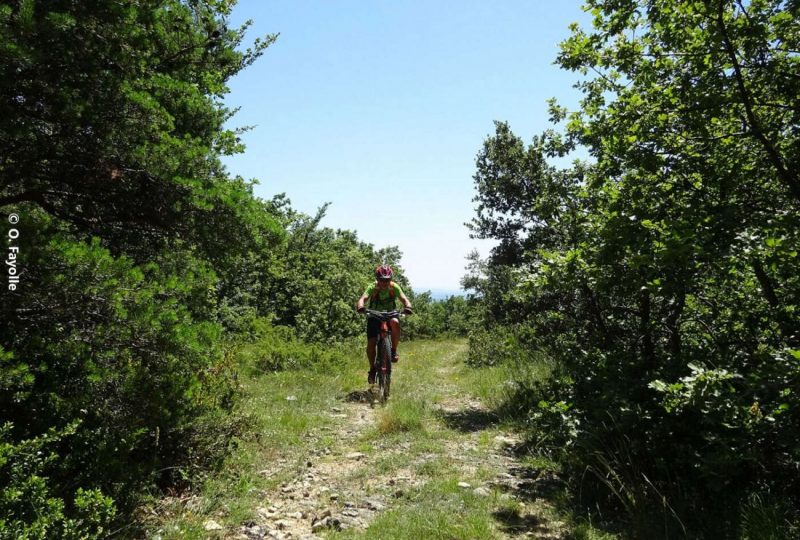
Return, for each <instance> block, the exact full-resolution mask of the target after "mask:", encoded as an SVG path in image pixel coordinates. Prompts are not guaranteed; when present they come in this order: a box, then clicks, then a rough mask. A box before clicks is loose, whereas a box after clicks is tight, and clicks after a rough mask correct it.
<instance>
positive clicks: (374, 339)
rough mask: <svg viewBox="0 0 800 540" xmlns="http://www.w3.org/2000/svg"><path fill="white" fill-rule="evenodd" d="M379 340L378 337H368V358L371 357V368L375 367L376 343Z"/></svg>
mask: <svg viewBox="0 0 800 540" xmlns="http://www.w3.org/2000/svg"><path fill="white" fill-rule="evenodd" d="M377 342H378V338H377V337H371V338H367V358H368V359H369V369H370V370H373V369H375V344H376V343H377Z"/></svg>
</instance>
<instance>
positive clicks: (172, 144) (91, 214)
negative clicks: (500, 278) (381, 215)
mask: <svg viewBox="0 0 800 540" xmlns="http://www.w3.org/2000/svg"><path fill="white" fill-rule="evenodd" d="M233 3H234V2H232V1H226V0H223V1H216V0H213V1H212V0H207V1H203V0H201V1H190V2H186V1H181V0H159V1H154V2H139V1H134V2H112V1H105V0H96V1H90V2H70V1H54V2H46V3H45V2H35V1H32V0H21V1H17V2H12V3H5V4H3V5H2V6H0V59H2V61H1V62H0V146H2V148H3V153H2V156H0V217H2V220H3V223H4V224H6V225H9V218H10V217H11V215H12V213H13V214H16V215H18V216H19V217H20V221H19V223H16V224H13V223H12V224H11V225H9V227H11V226H13V227H14V229H15V230H16V231H18V232H19V235H18V238H14V246H15V248H18V254H17V252H14V253H15V255H17V258H16V259H15V264H16V268H17V269H19V270H20V278H21V279H20V283H19V284H18V286H17V288H16V289H14V290H11V289H8V287H7V284H6V283H5V282H4V284H3V287H2V288H3V293H2V302H1V303H0V304H1V305H2V307H1V308H0V309H2V323H3V324H2V325H0V426H1V427H0V429H1V430H0V538H23V537H24V538H45V537H51V538H56V537H57V538H72V537H81V538H93V537H97V536H103V535H105V534H107V533H108V531H109V530H110V529H113V528H117V527H119V526H120V525H121V524H122V523H123V522H122V521H121V520H123V519H124V520H125V522H128V521H129V518H127V517H126V516H128V515H129V514H128V512H129V511H130V510H131V509H132V508H133V507H134V506H135V505H136V504H137V503H138V501H139V500H140V496H141V495H142V493H144V492H147V491H148V490H153V489H154V488H157V487H162V488H163V487H171V488H180V487H181V486H185V485H186V484H187V483H190V482H192V481H193V479H194V478H196V477H197V472H198V471H201V470H204V469H206V468H208V467H209V466H213V465H215V464H218V463H219V462H220V460H221V458H223V457H224V456H225V454H226V452H227V451H229V449H230V445H231V444H232V442H233V441H234V439H233V438H232V437H231V436H232V435H233V434H235V433H236V430H237V429H239V428H240V426H241V419H239V418H236V417H235V416H234V415H231V414H230V411H231V410H232V406H233V404H234V402H235V399H236V396H237V392H238V389H237V382H236V381H237V373H236V372H237V370H238V368H239V366H238V365H236V362H237V358H239V357H240V356H241V355H240V354H238V352H242V351H244V352H246V353H247V354H251V355H255V356H256V357H257V358H255V360H254V361H253V362H251V364H252V365H254V366H256V367H258V369H269V370H275V369H286V368H291V367H295V366H301V365H307V364H310V363H313V364H320V365H335V363H336V361H337V354H338V353H336V350H329V349H328V348H327V347H326V344H327V343H328V342H329V341H330V340H341V339H344V338H347V337H352V336H357V335H361V333H362V332H363V326H364V321H363V319H362V318H360V317H359V316H357V315H356V314H355V312H354V309H353V308H354V304H355V301H356V299H357V297H358V295H359V294H360V293H361V291H363V290H364V287H365V286H366V284H367V283H368V282H369V280H370V276H371V272H372V269H373V268H374V266H375V265H376V264H379V263H381V262H388V263H390V264H393V265H395V266H396V267H397V263H398V261H399V259H400V253H399V251H398V250H397V249H396V248H386V249H382V250H375V249H374V248H373V247H372V246H371V245H368V244H365V243H363V242H360V241H359V240H358V238H357V237H356V235H355V234H354V233H352V232H349V231H339V230H336V231H335V230H331V229H328V228H324V227H321V226H320V221H321V219H322V218H323V217H324V213H325V208H322V209H321V210H320V211H319V213H318V214H317V215H316V216H313V217H311V216H306V215H303V214H300V213H298V212H296V211H294V210H292V208H291V206H290V203H289V200H288V199H287V198H286V197H284V196H277V197H275V198H274V199H272V200H271V201H263V200H261V199H259V198H257V197H254V196H253V189H252V183H250V182H246V181H244V180H243V179H241V178H232V177H230V176H229V175H228V173H227V172H226V171H225V169H224V167H223V166H222V164H221V161H220V158H221V157H222V156H224V155H227V154H231V153H234V152H238V151H241V150H242V146H241V144H240V143H239V141H238V138H237V131H235V130H230V129H227V128H225V127H224V124H225V122H226V121H227V120H228V119H229V118H230V117H231V115H232V113H233V111H230V110H228V109H227V108H225V107H224V105H223V104H222V97H223V96H224V95H225V94H226V93H227V91H228V90H227V88H226V81H228V80H229V79H230V78H231V77H232V76H233V75H235V74H236V73H237V72H238V71H240V70H241V69H243V68H245V67H246V66H247V65H249V64H250V63H251V62H253V61H254V60H255V59H256V58H257V57H258V56H259V55H260V54H261V53H262V52H263V50H264V48H265V47H266V46H268V45H269V44H270V43H272V41H273V40H274V38H275V37H274V36H267V37H266V38H265V39H263V40H256V42H255V44H254V45H253V46H252V48H251V49H248V50H246V51H243V49H242V47H241V43H242V40H243V37H244V31H245V28H246V26H247V25H245V27H242V28H238V29H230V28H228V27H227V18H228V15H229V14H230V10H231V8H232V5H233ZM6 230H7V229H6V228H4V230H3V234H4V235H5V234H6ZM398 270H399V275H398V280H399V281H400V282H401V283H402V284H403V285H404V286H406V287H408V283H407V281H406V280H405V278H404V277H403V275H402V269H401V268H398ZM4 281H5V280H4ZM409 291H410V288H409ZM303 340H304V341H303ZM308 341H310V342H314V344H309V343H306V342H308ZM241 347H244V349H243V350H240V348H241ZM242 354H244V353H242ZM245 356H246V354H245ZM115 515H116V516H117V520H118V522H117V523H112V521H113V519H114V516H115ZM127 533H132V534H135V531H134V530H133V529H127ZM127 533H126V534H127Z"/></svg>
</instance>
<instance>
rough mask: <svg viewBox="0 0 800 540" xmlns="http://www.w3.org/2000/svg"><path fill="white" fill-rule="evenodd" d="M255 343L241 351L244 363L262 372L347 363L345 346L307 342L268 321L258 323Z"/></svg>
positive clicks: (254, 335) (325, 366) (285, 328)
mask: <svg viewBox="0 0 800 540" xmlns="http://www.w3.org/2000/svg"><path fill="white" fill-rule="evenodd" d="M252 339H253V341H252V343H248V344H246V345H243V346H242V348H241V350H240V351H239V357H240V362H241V364H242V365H243V366H245V367H246V368H250V369H252V370H255V371H259V372H269V371H282V370H290V369H300V368H315V369H328V368H330V367H332V366H335V365H337V364H342V363H343V362H344V361H345V358H346V354H345V345H343V344H342V343H337V344H333V345H323V344H320V343H307V342H304V341H302V340H301V339H300V338H298V337H297V333H296V332H295V330H294V329H293V328H289V327H287V326H273V325H272V324H271V323H270V322H269V321H268V320H267V319H259V320H258V321H256V322H255V323H254V334H253V338H252Z"/></svg>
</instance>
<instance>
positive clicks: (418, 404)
mask: <svg viewBox="0 0 800 540" xmlns="http://www.w3.org/2000/svg"><path fill="white" fill-rule="evenodd" d="M464 347H465V345H464V344H459V345H458V346H453V347H451V348H449V349H448V350H446V351H445V353H444V354H438V353H437V354H433V355H430V354H427V353H425V351H420V352H419V355H420V357H423V356H424V357H425V359H426V360H427V362H426V364H425V365H424V366H422V365H417V366H415V365H414V362H413V360H414V358H413V353H409V360H408V361H407V363H406V364H402V363H401V364H400V365H399V369H398V370H397V371H396V374H395V384H394V395H393V396H392V399H391V400H390V403H389V404H388V405H387V406H386V407H385V408H383V407H381V406H379V405H376V406H374V407H372V406H371V405H370V404H369V402H368V400H367V399H366V398H367V394H366V392H365V391H353V392H350V393H349V394H348V393H346V392H342V398H341V400H340V402H339V403H338V404H337V405H336V406H334V407H332V408H331V409H330V410H329V411H327V414H328V416H329V418H330V422H327V423H325V424H324V425H323V426H321V427H318V428H317V429H316V430H314V431H313V432H310V433H309V434H308V437H307V438H306V442H305V444H304V445H303V447H302V450H300V451H298V452H296V453H294V454H293V455H287V456H284V457H281V458H279V459H277V460H276V461H275V462H273V463H270V464H266V466H265V469H264V470H263V471H261V472H263V474H264V475H266V476H272V477H275V478H278V479H282V480H281V481H280V482H279V483H277V482H276V486H275V488H274V489H272V490H271V491H270V492H268V493H265V496H264V498H263V500H262V504H261V505H260V506H258V507H257V508H255V509H254V510H255V512H254V515H255V516H256V517H255V518H253V519H252V520H248V521H247V522H244V523H242V524H241V525H240V526H239V527H238V529H236V530H235V531H231V530H230V529H227V530H225V531H222V530H219V531H218V532H217V535H220V534H221V536H222V537H224V538H236V539H240V540H248V539H262V538H272V539H305V540H311V539H321V538H337V539H338V538H359V537H361V536H365V537H370V538H381V537H383V535H382V534H379V533H375V531H374V530H373V531H370V526H371V525H373V524H375V523H376V520H378V519H380V518H381V516H382V515H384V514H386V513H392V515H393V519H395V520H403V519H404V515H403V514H404V512H417V513H419V512H421V511H423V510H420V505H421V504H422V503H420V501H421V500H422V495H419V494H420V493H424V492H425V490H426V489H427V490H430V489H435V488H431V486H438V485H444V486H450V487H452V486H457V488H453V489H454V490H455V495H453V494H452V493H451V494H449V495H448V496H449V497H450V498H451V499H452V498H453V497H462V498H465V500H466V501H467V502H470V501H473V502H470V504H472V505H473V506H474V508H477V509H479V510H473V512H477V511H485V512H486V513H487V519H486V522H487V523H488V525H487V527H488V529H487V531H489V537H493V538H562V537H563V536H564V534H565V526H564V525H563V524H562V523H560V522H559V521H558V520H557V519H556V517H555V515H556V514H555V512H554V510H553V509H552V507H551V505H550V503H549V502H547V496H548V494H549V493H550V492H552V490H558V489H560V488H561V486H560V482H559V480H558V478H556V477H555V476H554V475H552V474H551V473H547V472H544V471H541V470H537V469H536V468H534V467H531V466H529V465H525V464H524V463H523V460H521V458H520V457H519V456H518V452H516V449H517V447H518V444H519V439H518V437H517V435H515V434H514V433H513V432H510V431H508V430H506V429H504V428H503V427H502V426H500V425H499V423H498V419H497V418H496V417H495V416H494V414H493V413H492V412H491V411H490V410H488V409H487V407H486V406H485V405H484V404H483V403H482V402H481V401H480V400H478V399H477V398H475V397H473V396H470V395H468V394H465V392H464V387H463V384H461V382H460V375H461V374H462V373H463V370H465V369H466V368H464V367H463V365H462V363H461V357H462V355H463V353H464ZM412 350H413V349H412ZM423 353H425V354H427V355H425V354H423ZM415 368H416V370H415V371H414V372H413V376H412V370H414V369H415ZM431 380H433V381H434V382H433V383H431V382H430V381H431ZM423 381H428V382H427V383H423ZM393 407H394V409H393ZM409 411H410V412H409ZM403 422H405V423H403ZM398 426H399V427H398ZM428 495H429V496H431V497H433V499H432V500H436V493H433V494H430V493H429V494H428ZM443 496H444V495H443ZM474 501H478V502H474ZM460 504H462V506H463V504H464V503H463V502H462V503H460ZM423 517H424V516H423ZM387 523H394V522H391V521H390V522H387ZM215 526H216V523H214V522H213V521H211V522H207V523H206V530H207V531H209V532H211V531H212V530H214V529H215ZM384 527H391V525H386V524H384ZM431 530H433V529H431ZM395 532H396V531H395ZM393 534H394V533H393ZM409 534H411V533H409ZM432 534H433V533H432ZM465 534H466V533H465ZM424 535H425V534H424V533H423V536H424ZM393 537H404V536H402V535H400V536H397V535H395V536H393ZM431 537H434V536H431ZM450 537H452V536H450ZM468 537H472V536H468ZM417 538H419V536H417Z"/></svg>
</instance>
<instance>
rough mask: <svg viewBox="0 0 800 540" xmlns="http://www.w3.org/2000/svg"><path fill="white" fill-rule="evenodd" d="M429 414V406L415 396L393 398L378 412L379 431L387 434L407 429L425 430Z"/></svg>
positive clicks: (413, 430)
mask: <svg viewBox="0 0 800 540" xmlns="http://www.w3.org/2000/svg"><path fill="white" fill-rule="evenodd" d="M428 416H429V414H428V406H427V404H426V403H425V402H424V401H419V400H417V399H413V398H400V399H396V400H391V401H390V402H389V404H388V405H387V406H386V407H385V408H383V409H381V410H380V412H379V413H378V418H377V428H378V432H379V433H381V434H383V435H386V434H389V433H398V432H406V431H412V432H417V431H423V430H424V429H425V420H426V418H427V417H428Z"/></svg>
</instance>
